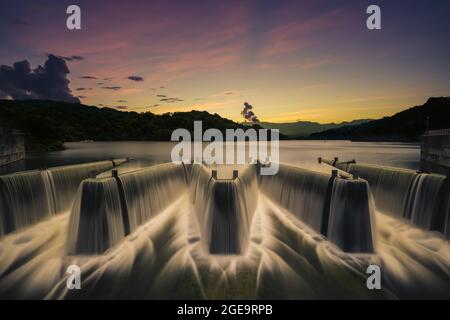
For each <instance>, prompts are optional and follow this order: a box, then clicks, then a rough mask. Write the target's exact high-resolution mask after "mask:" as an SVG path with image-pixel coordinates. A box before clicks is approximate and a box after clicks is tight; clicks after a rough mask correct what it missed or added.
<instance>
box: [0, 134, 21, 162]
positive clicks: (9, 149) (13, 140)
mask: <svg viewBox="0 0 450 320" xmlns="http://www.w3.org/2000/svg"><path fill="white" fill-rule="evenodd" d="M24 158H25V140H24V138H23V135H22V133H21V132H20V131H17V130H8V129H3V128H0V167H1V166H4V165H7V164H10V163H13V162H16V161H19V160H22V159H24Z"/></svg>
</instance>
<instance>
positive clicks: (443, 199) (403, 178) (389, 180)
mask: <svg viewBox="0 0 450 320" xmlns="http://www.w3.org/2000/svg"><path fill="white" fill-rule="evenodd" d="M327 163H329V164H332V165H334V166H336V167H337V168H339V169H342V170H346V171H347V172H348V173H350V174H352V175H354V176H358V177H361V178H363V179H365V180H367V181H368V183H369V185H370V189H371V192H372V194H373V197H374V200H375V205H376V207H377V209H378V210H379V211H381V212H383V213H386V214H388V215H390V216H393V217H396V218H399V219H407V220H409V221H411V223H413V224H414V225H416V226H418V227H420V228H423V229H425V230H434V231H439V232H440V233H442V234H443V235H444V236H445V237H446V238H447V239H450V230H449V223H450V204H449V198H450V187H449V185H450V182H449V181H450V180H449V178H448V177H446V176H443V175H439V174H431V173H424V172H417V171H413V170H407V169H400V168H393V167H386V166H377V165H369V164H356V163H339V162H336V161H328V162H327Z"/></svg>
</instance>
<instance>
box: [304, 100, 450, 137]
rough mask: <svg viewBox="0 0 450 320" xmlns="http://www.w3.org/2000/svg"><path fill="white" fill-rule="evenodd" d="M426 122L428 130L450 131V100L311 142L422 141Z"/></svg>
mask: <svg viewBox="0 0 450 320" xmlns="http://www.w3.org/2000/svg"><path fill="white" fill-rule="evenodd" d="M427 119H428V120H427ZM427 121H428V123H429V128H430V129H433V130H435V129H444V128H450V97H438V98H429V99H428V101H427V102H426V103H425V104H423V105H421V106H416V107H412V108H409V109H407V110H404V111H402V112H399V113H396V114H395V115H393V116H391V117H384V118H382V119H379V120H373V121H370V122H366V123H362V124H359V125H355V126H344V127H341V128H336V129H331V130H326V131H323V132H320V133H313V134H311V135H310V138H311V139H328V140H353V141H399V142H415V141H419V140H420V135H422V134H423V133H424V131H425V130H426V128H427Z"/></svg>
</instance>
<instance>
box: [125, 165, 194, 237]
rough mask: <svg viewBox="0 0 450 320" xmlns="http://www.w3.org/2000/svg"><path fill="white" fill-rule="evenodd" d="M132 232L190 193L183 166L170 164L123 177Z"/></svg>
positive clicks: (126, 174)
mask: <svg viewBox="0 0 450 320" xmlns="http://www.w3.org/2000/svg"><path fill="white" fill-rule="evenodd" d="M119 180H120V183H121V185H122V186H123V191H124V196H125V199H124V200H125V203H126V207H127V211H128V215H129V220H130V228H131V232H132V231H133V230H135V229H136V228H137V227H138V226H140V225H141V224H143V223H145V222H146V221H147V220H149V219H150V218H152V217H153V216H155V215H156V214H158V213H159V212H161V211H162V210H163V209H165V208H166V207H168V206H169V205H170V204H171V203H172V202H173V201H175V200H176V199H177V198H179V197H180V196H181V194H182V193H183V192H185V191H186V187H187V181H186V175H185V170H184V168H183V165H178V164H173V163H166V164H161V165H156V166H153V167H149V168H145V169H142V170H138V171H134V172H131V173H125V174H123V175H120V176H119Z"/></svg>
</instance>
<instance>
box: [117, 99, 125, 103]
mask: <svg viewBox="0 0 450 320" xmlns="http://www.w3.org/2000/svg"><path fill="white" fill-rule="evenodd" d="M117 102H121V103H125V102H127V100H117Z"/></svg>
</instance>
